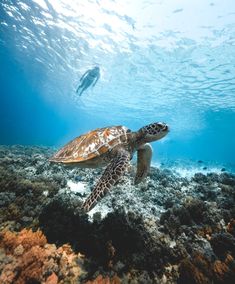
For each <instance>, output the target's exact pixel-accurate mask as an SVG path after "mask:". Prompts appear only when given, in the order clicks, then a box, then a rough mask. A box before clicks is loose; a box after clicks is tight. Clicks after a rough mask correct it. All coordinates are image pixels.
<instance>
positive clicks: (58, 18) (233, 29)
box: [0, 0, 235, 166]
mask: <svg viewBox="0 0 235 284" xmlns="http://www.w3.org/2000/svg"><path fill="white" fill-rule="evenodd" d="M96 65H98V66H99V67H100V70H101V77H100V79H99V80H98V82H97V84H96V86H95V87H94V88H91V87H90V88H88V89H87V90H86V91H85V92H84V93H83V94H82V96H81V97H79V96H78V95H77V94H76V88H77V86H78V84H79V79H80V77H81V76H82V75H83V74H84V73H85V72H86V70H88V69H91V68H92V67H94V66H96ZM0 66H1V71H0V84H1V95H0V108H1V109H0V144H25V145H32V144H33V145H48V146H55V147H59V146H62V145H63V144H64V143H66V142H67V141H68V140H70V139H72V138H74V137H75V136H78V135H80V134H82V133H84V132H86V131H88V130H90V129H93V128H97V127H104V126H107V125H119V124H123V125H126V126H127V127H129V128H131V129H133V130H137V129H139V128H140V127H142V126H144V125H145V124H148V123H151V122H155V121H164V122H166V123H167V124H169V126H170V129H171V131H170V133H169V134H168V136H167V137H166V138H164V139H162V140H160V141H159V142H156V143H153V146H154V162H160V161H165V160H169V161H176V160H180V161H182V163H183V161H186V160H187V161H188V160H189V161H195V162H197V161H198V160H202V161H203V162H206V163H215V164H216V163H218V164H223V165H230V166H234V165H235V147H234V146H235V2H234V1H233V0H223V1H221V0H220V1H219V0H218V1H213V0H210V1H207V0H199V1H196V0H194V1H188V0H181V1H177V0H172V1H150V0H149V1H144V0H130V1H124V0H123V1H112V0H106V1H98V0H97V1H95V0H94V1H72V0H71V1H66V0H53V1H52V0H34V1H26V0H24V1H16V0H15V1H7V0H2V1H1V2H0Z"/></svg>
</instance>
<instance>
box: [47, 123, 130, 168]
mask: <svg viewBox="0 0 235 284" xmlns="http://www.w3.org/2000/svg"><path fill="white" fill-rule="evenodd" d="M126 132H127V128H126V127H125V126H112V127H104V128H98V129H95V130H93V131H90V132H88V133H86V134H84V135H81V136H79V137H77V138H75V139H74V140H72V141H71V142H69V143H68V144H66V145H65V146H64V147H63V148H62V149H61V150H60V151H58V152H57V153H56V154H55V156H54V157H53V158H52V159H51V160H52V161H53V160H54V161H56V162H62V163H76V162H82V161H86V160H89V159H92V158H95V157H97V156H100V155H102V154H104V153H106V152H108V151H109V150H110V149H112V148H113V147H115V146H117V145H119V144H121V143H122V142H123V141H121V140H122V139H121V136H123V135H124V137H126Z"/></svg>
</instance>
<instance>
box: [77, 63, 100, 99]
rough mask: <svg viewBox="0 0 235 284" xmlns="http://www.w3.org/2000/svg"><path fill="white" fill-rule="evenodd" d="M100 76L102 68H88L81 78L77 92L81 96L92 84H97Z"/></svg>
mask: <svg viewBox="0 0 235 284" xmlns="http://www.w3.org/2000/svg"><path fill="white" fill-rule="evenodd" d="M99 78H100V68H99V67H98V66H95V67H94V68H93V69H89V70H87V71H86V72H85V73H84V74H83V75H82V77H81V79H80V82H81V83H80V85H79V86H78V88H77V90H76V93H77V94H78V95H79V96H81V95H82V93H83V92H84V91H85V90H86V89H87V88H88V87H90V86H91V85H92V87H94V86H95V84H96V83H97V81H98V80H99Z"/></svg>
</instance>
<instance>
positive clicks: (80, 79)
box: [80, 70, 90, 81]
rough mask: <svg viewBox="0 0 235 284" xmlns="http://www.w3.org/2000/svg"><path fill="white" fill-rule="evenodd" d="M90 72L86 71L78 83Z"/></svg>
mask: <svg viewBox="0 0 235 284" xmlns="http://www.w3.org/2000/svg"><path fill="white" fill-rule="evenodd" d="M89 72H90V70H87V71H86V72H85V73H84V74H83V75H82V77H81V78H80V81H82V80H83V79H84V78H85V77H86V76H87V74H88V73H89Z"/></svg>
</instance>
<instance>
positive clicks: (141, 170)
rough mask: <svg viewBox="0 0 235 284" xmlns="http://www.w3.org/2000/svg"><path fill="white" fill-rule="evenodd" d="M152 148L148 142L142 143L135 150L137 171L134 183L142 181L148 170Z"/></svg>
mask: <svg viewBox="0 0 235 284" xmlns="http://www.w3.org/2000/svg"><path fill="white" fill-rule="evenodd" d="M152 154H153V150H152V147H151V145H150V144H148V143H147V144H144V145H143V146H141V147H140V148H138V151H137V172H136V176H135V184H138V183H140V182H141V181H143V180H144V179H145V178H146V177H147V174H148V172H149V169H150V164H151V159H152Z"/></svg>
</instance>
